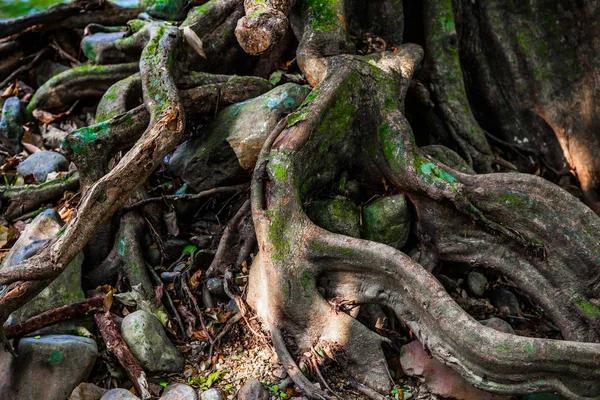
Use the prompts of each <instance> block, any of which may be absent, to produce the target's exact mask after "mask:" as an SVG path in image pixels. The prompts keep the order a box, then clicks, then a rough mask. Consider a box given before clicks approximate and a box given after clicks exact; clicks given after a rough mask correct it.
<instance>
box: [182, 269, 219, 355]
mask: <svg viewBox="0 0 600 400" xmlns="http://www.w3.org/2000/svg"><path fill="white" fill-rule="evenodd" d="M186 275H187V274H186ZM181 289H182V290H183V293H184V294H185V295H186V296H187V297H188V298H189V299H190V303H191V305H192V310H193V311H194V313H195V314H196V316H197V317H198V319H199V320H200V325H201V326H202V329H204V333H206V336H207V337H208V341H209V342H210V345H211V348H212V346H213V344H214V343H215V341H214V339H213V338H212V336H211V335H210V332H209V331H208V329H207V328H206V323H205V322H204V316H203V315H202V310H200V307H199V306H198V301H197V300H196V297H194V294H193V293H192V291H191V290H190V287H189V286H188V282H187V276H182V277H181Z"/></svg>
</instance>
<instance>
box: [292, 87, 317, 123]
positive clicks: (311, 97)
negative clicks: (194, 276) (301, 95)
mask: <svg viewBox="0 0 600 400" xmlns="http://www.w3.org/2000/svg"><path fill="white" fill-rule="evenodd" d="M320 91H321V88H320V87H318V86H317V87H316V88H314V89H313V90H312V91H311V92H310V93H309V94H308V96H306V98H305V99H304V101H303V102H302V104H300V107H299V108H298V110H296V112H294V113H292V114H290V116H289V118H288V127H290V126H293V125H296V124H297V123H298V122H300V121H304V120H305V119H306V117H307V115H308V110H309V106H310V104H311V103H312V102H313V101H315V99H316V98H317V96H319V92H320Z"/></svg>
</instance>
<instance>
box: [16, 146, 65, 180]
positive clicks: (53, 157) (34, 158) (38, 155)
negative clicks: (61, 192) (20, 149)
mask: <svg viewBox="0 0 600 400" xmlns="http://www.w3.org/2000/svg"><path fill="white" fill-rule="evenodd" d="M68 169H69V161H67V159H66V158H65V157H64V156H63V155H62V154H58V153H55V152H53V151H38V152H35V153H33V154H32V155H30V156H29V157H27V158H26V159H25V161H23V162H21V163H20V164H19V166H18V167H17V172H18V173H19V174H20V175H21V176H27V175H33V176H35V179H37V181H38V182H40V183H42V182H46V177H47V176H48V174H49V173H51V172H58V171H67V170H68Z"/></svg>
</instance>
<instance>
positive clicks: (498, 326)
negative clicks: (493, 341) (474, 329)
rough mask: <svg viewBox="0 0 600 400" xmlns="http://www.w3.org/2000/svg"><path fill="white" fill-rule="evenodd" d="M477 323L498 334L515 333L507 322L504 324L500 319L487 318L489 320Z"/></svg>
mask: <svg viewBox="0 0 600 400" xmlns="http://www.w3.org/2000/svg"><path fill="white" fill-rule="evenodd" d="M479 323H481V325H483V326H487V327H488V328H492V329H495V330H497V331H499V332H504V333H511V334H513V335H514V333H515V331H514V330H513V328H512V326H510V324H509V323H508V322H506V321H504V320H503V319H500V318H495V317H494V318H489V319H485V320H483V321H479Z"/></svg>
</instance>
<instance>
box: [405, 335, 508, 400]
mask: <svg viewBox="0 0 600 400" xmlns="http://www.w3.org/2000/svg"><path fill="white" fill-rule="evenodd" d="M400 353H401V354H400V363H401V364H402V369H403V370H404V372H406V374H407V375H408V376H412V377H416V378H418V379H420V380H421V381H423V383H424V384H425V386H426V387H427V389H429V391H430V392H432V393H433V394H435V395H438V396H441V397H444V398H454V399H457V400H493V399H494V400H500V399H505V400H508V399H509V397H504V396H498V395H494V394H491V393H489V392H485V391H483V390H480V389H477V388H475V387H474V386H472V385H471V384H469V383H468V382H467V381H466V380H465V379H464V378H463V377H462V376H460V374H459V373H458V372H456V371H454V370H453V369H452V368H450V367H449V366H447V365H445V364H442V363H441V362H439V361H438V360H436V359H435V358H433V357H431V356H429V355H428V354H427V353H426V352H425V350H424V349H423V345H422V344H421V343H420V342H419V341H417V340H415V341H413V342H411V343H409V344H407V345H405V346H402V349H401V351H400Z"/></svg>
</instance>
